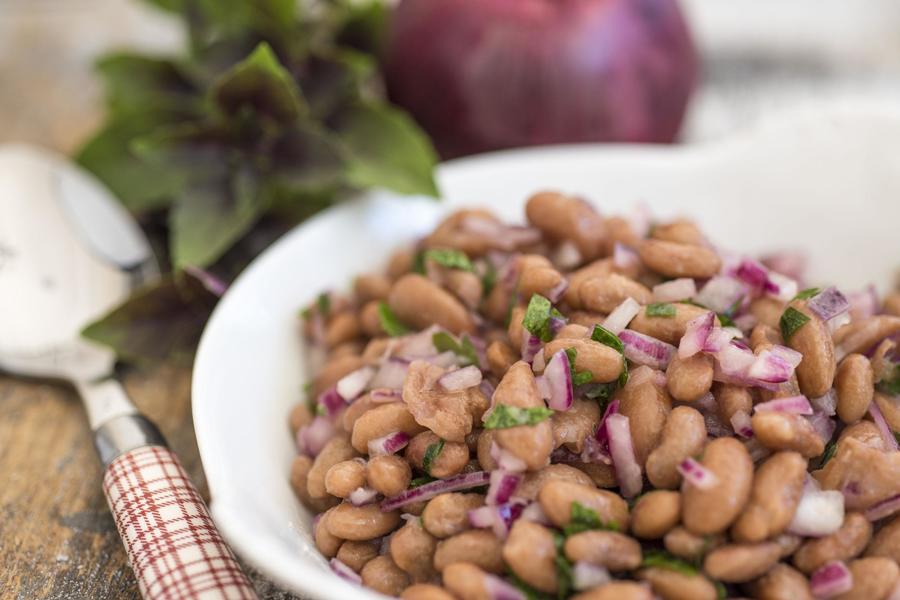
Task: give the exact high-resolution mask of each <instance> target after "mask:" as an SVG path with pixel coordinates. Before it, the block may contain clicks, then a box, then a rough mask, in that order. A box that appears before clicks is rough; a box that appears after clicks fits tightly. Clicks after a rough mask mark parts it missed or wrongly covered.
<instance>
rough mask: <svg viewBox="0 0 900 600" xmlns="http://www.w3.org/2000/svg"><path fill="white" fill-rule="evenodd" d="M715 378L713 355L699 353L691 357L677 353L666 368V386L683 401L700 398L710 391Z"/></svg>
mask: <svg viewBox="0 0 900 600" xmlns="http://www.w3.org/2000/svg"><path fill="white" fill-rule="evenodd" d="M712 380H713V360H712V356H710V355H708V354H703V353H697V354H695V355H693V356H691V357H689V358H679V357H678V355H677V354H676V355H675V357H674V358H672V360H671V361H670V362H669V366H668V368H667V369H666V387H667V388H668V390H669V393H670V394H672V397H673V398H675V399H676V400H679V401H681V402H693V401H694V400H699V399H700V398H701V397H702V396H703V395H704V394H706V393H707V392H709V389H710V387H712Z"/></svg>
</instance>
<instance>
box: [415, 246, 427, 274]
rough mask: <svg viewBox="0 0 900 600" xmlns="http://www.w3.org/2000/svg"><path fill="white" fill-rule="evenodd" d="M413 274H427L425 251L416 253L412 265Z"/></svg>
mask: <svg viewBox="0 0 900 600" xmlns="http://www.w3.org/2000/svg"><path fill="white" fill-rule="evenodd" d="M412 270H413V273H418V274H419V275H424V274H425V251H424V250H419V251H418V252H416V255H415V256H413V264H412Z"/></svg>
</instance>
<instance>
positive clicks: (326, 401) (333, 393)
mask: <svg viewBox="0 0 900 600" xmlns="http://www.w3.org/2000/svg"><path fill="white" fill-rule="evenodd" d="M316 403H317V404H318V405H319V406H321V407H322V408H324V409H325V414H326V416H328V418H329V419H333V418H334V417H336V416H337V415H338V414H340V412H341V411H342V410H344V409H345V408H347V402H346V401H345V400H344V399H343V398H342V397H341V395H340V394H339V393H338V391H337V390H336V389H335V388H333V387H330V388H328V389H327V390H325V391H324V392H322V393H321V394H319V397H318V398H317V399H316Z"/></svg>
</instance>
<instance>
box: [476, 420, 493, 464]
mask: <svg viewBox="0 0 900 600" xmlns="http://www.w3.org/2000/svg"><path fill="white" fill-rule="evenodd" d="M494 431H496V430H495V429H482V430H481V433H479V434H478V447H477V448H476V450H475V454H476V456H478V464H479V466H481V470H482V471H493V470H494V469H496V468H497V461H496V460H494V457H493V456H491V446H492V445H495V442H494Z"/></svg>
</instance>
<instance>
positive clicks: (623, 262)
mask: <svg viewBox="0 0 900 600" xmlns="http://www.w3.org/2000/svg"><path fill="white" fill-rule="evenodd" d="M612 262H613V265H614V266H615V267H616V268H617V269H619V270H620V271H632V270H634V269H637V268H639V267H640V266H641V259H640V257H639V256H638V253H637V252H635V251H634V250H632V249H631V248H629V247H628V246H626V245H624V244H621V243H619V242H616V243H615V245H614V246H613V256H612Z"/></svg>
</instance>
